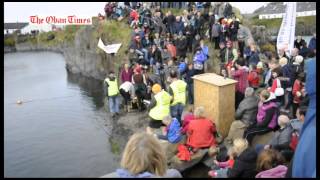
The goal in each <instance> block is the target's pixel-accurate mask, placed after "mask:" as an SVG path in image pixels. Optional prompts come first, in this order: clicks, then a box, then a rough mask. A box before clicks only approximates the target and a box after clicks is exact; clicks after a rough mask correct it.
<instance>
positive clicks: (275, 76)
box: [269, 67, 284, 107]
mask: <svg viewBox="0 0 320 180" xmlns="http://www.w3.org/2000/svg"><path fill="white" fill-rule="evenodd" d="M281 76H282V71H281V68H279V67H278V68H275V69H273V70H272V86H271V88H270V89H269V90H270V92H271V93H273V94H274V95H275V96H276V102H277V104H278V106H279V107H280V106H282V105H284V89H283V86H282V83H281V80H280V78H279V77H281ZM277 88H282V89H283V92H281V93H280V94H278V92H276V90H277Z"/></svg>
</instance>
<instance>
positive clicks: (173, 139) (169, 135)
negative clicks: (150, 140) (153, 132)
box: [157, 116, 182, 144]
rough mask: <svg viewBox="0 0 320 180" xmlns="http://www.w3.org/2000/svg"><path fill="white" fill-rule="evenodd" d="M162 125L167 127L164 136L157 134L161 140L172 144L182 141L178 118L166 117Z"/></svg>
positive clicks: (163, 131)
mask: <svg viewBox="0 0 320 180" xmlns="http://www.w3.org/2000/svg"><path fill="white" fill-rule="evenodd" d="M162 124H165V125H166V126H165V127H164V128H163V129H162V134H157V137H158V138H159V139H161V140H166V141H168V142H170V143H172V144H176V143H178V142H180V141H181V139H182V136H181V132H180V131H181V126H180V123H179V121H178V119H177V118H172V117H171V116H166V117H164V118H163V120H162Z"/></svg>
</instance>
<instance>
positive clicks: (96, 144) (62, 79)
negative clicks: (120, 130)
mask: <svg viewBox="0 0 320 180" xmlns="http://www.w3.org/2000/svg"><path fill="white" fill-rule="evenodd" d="M102 97H103V92H102V84H101V82H100V81H96V80H93V79H88V78H84V77H81V76H78V75H72V74H68V73H67V72H66V70H65V61H64V58H63V56H62V55H60V54H57V53H52V52H26V53H10V54H5V56H4V176H5V177H99V176H102V175H104V174H106V173H109V172H112V171H114V169H115V168H116V167H117V166H118V162H116V161H115V155H113V154H112V152H111V147H110V144H109V141H108V134H107V133H106V132H105V130H110V128H109V129H108V128H106V127H104V124H105V123H106V121H107V120H108V118H107V114H106V113H105V112H104V110H103V102H102V99H103V98H102ZM17 100H32V101H30V102H26V103H23V104H22V105H17V104H16V103H15V102H16V101H17Z"/></svg>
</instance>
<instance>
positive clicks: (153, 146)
mask: <svg viewBox="0 0 320 180" xmlns="http://www.w3.org/2000/svg"><path fill="white" fill-rule="evenodd" d="M120 164H121V167H122V168H124V169H126V170H128V171H129V172H130V173H132V174H134V175H137V174H139V173H142V172H150V173H153V174H155V175H158V176H163V175H164V174H165V173H166V170H167V159H166V156H165V152H164V149H163V148H162V147H161V145H160V143H159V141H158V140H157V139H156V138H155V137H154V136H152V135H150V134H147V133H145V132H140V133H135V134H133V135H132V136H131V137H130V139H129V141H128V143H127V144H126V147H125V149H124V152H123V155H122V159H121V163H120Z"/></svg>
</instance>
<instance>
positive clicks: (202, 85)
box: [193, 73, 237, 137]
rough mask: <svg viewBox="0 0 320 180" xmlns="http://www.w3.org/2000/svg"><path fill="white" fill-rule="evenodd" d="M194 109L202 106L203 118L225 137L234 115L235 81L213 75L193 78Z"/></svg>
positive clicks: (208, 74) (201, 75)
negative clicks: (209, 121) (210, 122)
mask: <svg viewBox="0 0 320 180" xmlns="http://www.w3.org/2000/svg"><path fill="white" fill-rule="evenodd" d="M193 79H194V107H198V106H203V107H204V108H205V116H206V117H208V118H210V119H211V120H213V121H214V123H215V124H216V127H217V130H218V132H219V133H220V134H221V135H222V136H223V137H226V136H227V135H228V132H229V128H230V126H231V123H232V122H233V120H234V114H235V84H236V83H237V81H235V80H233V79H229V78H224V77H222V76H219V75H217V74H215V73H205V74H200V75H196V76H193Z"/></svg>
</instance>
